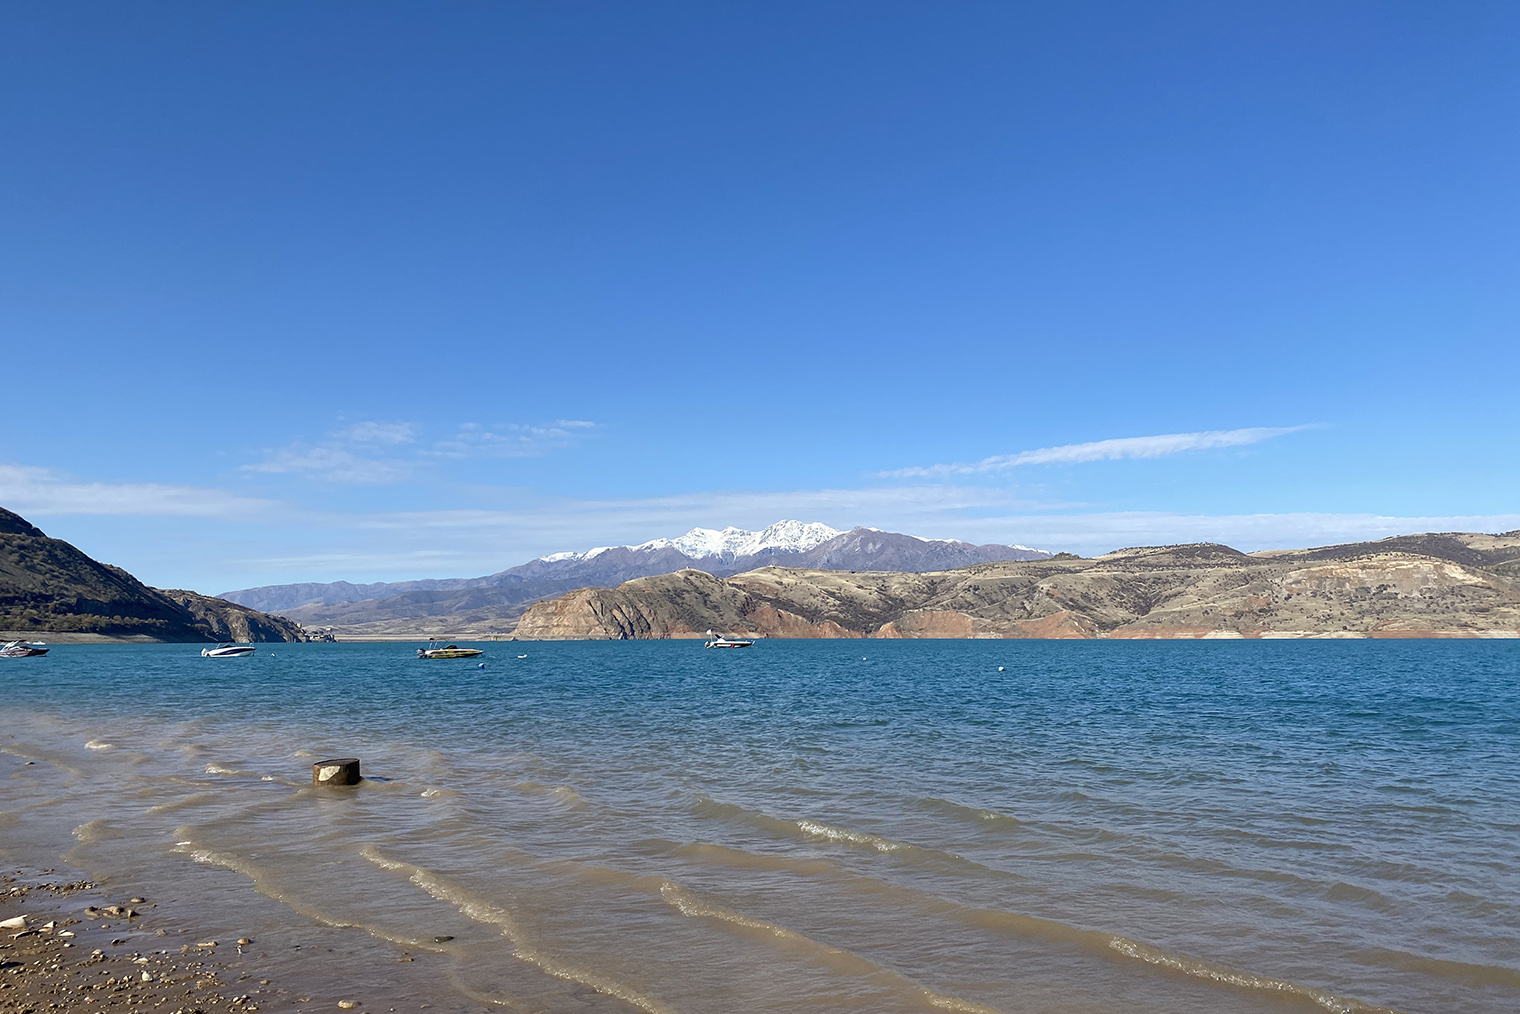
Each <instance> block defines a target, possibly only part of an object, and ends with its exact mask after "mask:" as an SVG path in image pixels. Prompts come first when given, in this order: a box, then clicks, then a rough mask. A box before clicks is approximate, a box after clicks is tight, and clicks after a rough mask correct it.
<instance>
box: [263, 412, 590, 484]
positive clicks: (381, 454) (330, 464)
mask: <svg viewBox="0 0 1520 1014" xmlns="http://www.w3.org/2000/svg"><path fill="white" fill-rule="evenodd" d="M595 428H596V423H593V422H587V421H586V420H584V419H558V420H556V421H554V422H552V423H546V424H542V425H530V424H526V423H509V424H507V425H503V426H483V425H481V424H480V423H465V424H464V425H462V426H460V427H459V428H458V430H456V431H455V432H454V433H453V434H451V435H450V436H448V437H446V438H445V439H442V440H436V441H434V442H432V443H431V444H429V445H427V446H421V445H420V444H419V441H418V432H419V431H418V427H417V425H416V424H415V423H409V422H391V423H387V422H375V421H367V422H359V423H354V424H353V425H351V426H346V427H344V428H343V429H340V430H338V431H336V432H335V433H333V434H332V435H331V437H330V438H329V439H327V440H323V441H320V442H316V443H309V442H299V443H295V444H291V445H290V446H289V447H285V448H281V449H279V450H273V451H267V452H265V455H264V458H263V460H262V461H254V462H250V463H248V464H246V465H243V466H241V469H242V471H245V472H262V473H265V474H269V475H298V476H305V477H307V478H311V479H316V480H319V481H322V482H331V483H344V484H355V485H386V484H390V483H397V482H404V481H406V480H407V479H411V478H413V477H415V476H416V475H417V474H418V472H419V471H420V470H422V469H425V468H436V467H437V465H438V463H439V462H440V460H441V459H455V460H457V459H463V458H471V457H497V458H532V457H539V456H541V455H544V454H547V453H548V452H550V451H552V450H555V449H556V448H560V447H567V446H569V445H571V444H573V443H575V441H576V440H577V439H578V438H579V437H580V435H581V434H583V433H586V432H587V431H589V430H593V429H595Z"/></svg>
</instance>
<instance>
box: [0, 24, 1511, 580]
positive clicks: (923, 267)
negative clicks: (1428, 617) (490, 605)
mask: <svg viewBox="0 0 1520 1014" xmlns="http://www.w3.org/2000/svg"><path fill="white" fill-rule="evenodd" d="M7 20H8V27H7V30H6V32H5V33H4V34H3V36H0V86H3V88H4V94H5V101H4V103H3V105H0V126H3V131H4V137H5V138H6V141H5V148H6V155H5V157H4V158H3V159H0V240H3V241H0V345H3V347H4V351H5V352H6V355H5V361H6V363H7V364H8V366H9V367H10V370H9V374H10V375H9V378H8V382H7V383H6V385H5V396H4V398H3V399H0V505H4V506H7V507H9V508H11V509H13V510H17V511H19V512H21V513H23V514H25V515H26V516H27V517H29V518H31V519H32V520H34V521H36V522H37V523H38V524H40V525H41V526H42V527H43V528H44V529H46V530H47V531H48V532H49V533H50V534H53V535H57V536H59V537H62V538H67V539H69V540H70V541H73V542H75V543H76V544H77V545H79V546H80V547H81V548H83V549H85V550H86V551H87V552H90V553H92V554H93V555H96V556H97V557H99V558H102V559H105V560H107V561H110V562H113V563H116V564H119V565H122V566H125V567H127V568H128V569H130V570H132V571H133V572H134V573H136V574H138V576H140V577H142V578H143V579H144V580H146V581H148V582H150V583H153V584H157V585H159V586H185V587H194V588H198V589H200V590H203V591H212V592H215V591H221V590H225V589H228V588H233V587H239V586H244V585H251V584H268V583H278V582H284V581H292V580H336V579H342V578H346V579H351V580H374V579H399V578H408V577H423V576H445V575H456V574H480V573H488V572H491V571H494V570H498V569H501V568H502V567H505V566H509V565H512V564H515V563H519V562H522V561H523V560H525V559H528V558H530V557H532V556H536V555H539V554H542V553H547V552H552V551H556V550H564V549H577V548H586V547H589V546H592V545H600V544H607V543H622V542H637V541H643V540H644V539H648V538H653V537H656V536H661V535H674V534H678V533H679V532H681V531H684V530H686V529H687V528H690V527H692V526H693V525H704V526H709V527H721V526H723V525H726V524H735V525H741V526H746V527H756V526H761V525H764V524H766V523H768V522H771V521H775V520H777V519H779V518H782V517H798V518H802V519H804V520H818V521H824V522H827V523H829V524H833V525H835V526H837V527H848V526H851V525H855V524H862V525H873V526H876V527H881V528H888V529H892V530H898V531H908V532H911V533H913V534H919V535H925V536H934V537H956V538H965V539H970V540H973V541H1008V542H1022V543H1026V544H1030V545H1037V546H1044V547H1049V548H1052V549H1071V550H1075V551H1077V552H1081V553H1084V554H1090V553H1096V552H1102V551H1104V550H1106V549H1111V548H1115V547H1118V546H1123V545H1133V544H1137V543H1156V542H1178V541H1199V540H1204V539H1210V540H1218V541H1225V542H1229V543H1231V544H1233V545H1236V546H1239V547H1240V548H1244V549H1256V548H1267V547H1281V546H1294V545H1308V544H1317V543H1326V542H1334V541H1345V540H1348V539H1357V538H1371V537H1380V536H1382V535H1387V534H1393V533H1396V532H1402V531H1417V530H1429V529H1468V530H1501V529H1510V528H1516V527H1520V467H1517V466H1520V450H1517V448H1520V441H1517V439H1516V438H1517V435H1520V434H1517V431H1520V425H1517V424H1520V410H1517V408H1516V404H1517V398H1516V396H1515V378H1516V376H1517V373H1516V367H1517V366H1520V342H1517V324H1520V284H1517V281H1520V278H1517V268H1520V188H1517V187H1516V185H1515V181H1516V179H1520V165H1517V161H1520V159H1517V156H1520V135H1517V132H1516V130H1515V124H1516V122H1517V121H1520V6H1516V5H1514V4H1511V3H1481V2H1472V3H1464V4H1453V5H1436V4H1428V3H1419V4H1414V3H1371V2H1369V3H1334V2H1331V3H1324V2H1315V3H1284V2H1273V3H1255V4H1218V3H1198V4H1182V3H1172V4H1166V3H1156V4H1145V3H1118V2H1114V3H1093V4H1083V3H1070V4H1034V3H1030V4H1016V3H1006V4H982V3H960V4H930V3H911V4H897V3H828V2H824V3H807V4H778V3H774V2H770V3H765V4H742V3H729V4H717V5H714V4H696V3H676V4H658V3H649V4H625V3H553V4H549V3H537V4H535V3H520V4H485V3H481V4H471V3H453V4H445V5H438V4H422V3H414V4H383V3H363V4H360V3H327V4H321V5H313V4H298V3H261V4H244V5H232V4H217V5H204V4H201V5H197V4H188V3H181V4H171V3H164V4H151V5H99V4H70V3H56V4H47V5H42V4H34V5H28V6H26V7H19V8H13V9H12V10H11V11H10V13H9V14H8V18H7Z"/></svg>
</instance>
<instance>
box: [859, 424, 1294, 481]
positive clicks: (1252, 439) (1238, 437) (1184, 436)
mask: <svg viewBox="0 0 1520 1014" xmlns="http://www.w3.org/2000/svg"><path fill="white" fill-rule="evenodd" d="M1307 428H1308V427H1306V426H1250V427H1247V428H1245V429H1237V430H1201V431H1199V432H1196V433H1163V434H1160V435H1157V436H1151V437H1118V438H1115V439H1112V440H1093V441H1090V442H1088V443H1084V444H1063V445H1061V446H1059V447H1041V448H1039V449H1037V450H1033V451H1020V452H1018V453H1017V454H995V455H993V456H992V457H990V458H983V459H982V460H981V461H973V462H958V463H952V464H945V465H924V466H915V467H912V468H899V469H896V470H895V471H890V472H882V473H880V474H881V475H882V476H883V477H887V478H895V479H911V478H919V479H933V478H943V477H944V476H947V475H975V474H978V473H982V472H1000V471H1003V470H1005V469H1009V468H1018V467H1020V466H1022V465H1071V464H1080V463H1083V462H1089V461H1118V460H1121V459H1124V458H1162V457H1166V456H1168V455H1171V454H1183V453H1186V452H1188V451H1205V450H1213V449H1217V448H1221V447H1244V446H1246V445H1248V444H1259V443H1261V442H1262V441H1263V440H1271V439H1272V438H1273V437H1280V436H1283V435H1285V434H1288V433H1296V432H1298V431H1299V430H1303V429H1307Z"/></svg>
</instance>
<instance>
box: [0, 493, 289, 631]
mask: <svg viewBox="0 0 1520 1014" xmlns="http://www.w3.org/2000/svg"><path fill="white" fill-rule="evenodd" d="M0 630H4V631H7V632H14V633H16V634H20V635H23V636H25V635H30V634H33V633H37V634H42V633H60V634H105V635H110V636H117V637H122V636H132V635H139V636H146V637H152V638H155V639H157V640H160V641H218V640H239V641H304V640H305V639H306V637H305V635H304V634H302V633H301V628H300V627H299V626H298V625H297V624H295V623H292V622H291V621H290V620H287V619H284V618H282V617H278V616H268V615H265V614H264V613H260V612H257V611H256V610H252V609H248V608H246V607H243V606H239V605H236V604H234V603H231V602H227V601H224V600H222V599H214V598H210V597H208V596H205V595H199V594H197V593H195V592H186V591H174V592H162V591H159V590H158V589H156V588H149V587H148V586H147V585H145V584H143V583H142V582H141V581H139V580H137V578H135V577H133V576H132V575H131V574H128V573H127V572H126V571H124V570H122V569H121V568H120V567H112V566H110V565H109V564H104V563H100V562H98V561H96V560H92V559H91V558H90V557H88V556H86V555H85V554H84V553H81V552H80V551H79V550H78V549H75V548H74V547H73V546H72V545H70V544H69V543H67V542H64V541H63V540H62V539H50V538H48V537H47V535H46V534H44V533H43V531H42V530H41V529H39V528H37V527H36V526H35V525H33V524H31V523H30V522H28V521H27V520H26V519H25V518H23V517H21V516H20V515H18V514H14V513H12V512H11V511H8V510H5V509H3V508H0Z"/></svg>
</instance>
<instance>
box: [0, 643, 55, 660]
mask: <svg viewBox="0 0 1520 1014" xmlns="http://www.w3.org/2000/svg"><path fill="white" fill-rule="evenodd" d="M47 653H48V650H47V648H46V646H44V645H42V644H32V643H30V642H28V641H7V642H5V644H4V645H0V658H31V657H32V656H34V655H46V654H47Z"/></svg>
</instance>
